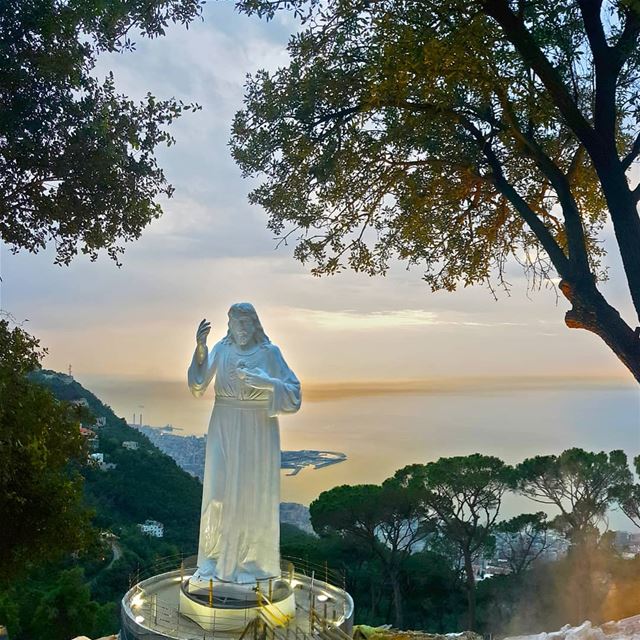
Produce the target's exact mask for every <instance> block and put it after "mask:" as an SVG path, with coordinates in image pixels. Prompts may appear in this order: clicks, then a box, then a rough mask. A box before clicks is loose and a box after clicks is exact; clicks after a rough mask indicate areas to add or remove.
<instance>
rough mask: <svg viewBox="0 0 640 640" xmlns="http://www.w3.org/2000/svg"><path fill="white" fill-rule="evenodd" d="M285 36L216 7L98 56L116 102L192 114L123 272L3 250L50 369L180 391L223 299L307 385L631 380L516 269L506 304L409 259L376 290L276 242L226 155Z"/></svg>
mask: <svg viewBox="0 0 640 640" xmlns="http://www.w3.org/2000/svg"><path fill="white" fill-rule="evenodd" d="M295 28H296V24H295V23H294V22H293V20H292V18H290V17H289V16H287V15H286V14H282V15H280V16H279V17H277V18H276V19H275V20H273V21H271V22H268V23H267V22H262V21H259V20H257V19H252V18H248V17H246V16H243V15H239V14H236V13H234V11H233V6H232V4H231V3H226V2H213V3H210V4H208V5H207V6H206V9H205V12H204V20H203V21H197V22H196V23H194V24H192V25H191V26H190V28H189V30H186V29H184V28H183V27H180V26H175V27H172V28H171V29H169V32H168V35H167V36H165V37H163V38H160V39H157V40H154V41H148V40H147V41H145V40H143V39H139V40H138V42H137V50H136V51H135V52H133V53H126V54H122V55H109V56H104V57H103V58H101V59H100V61H99V66H98V69H97V72H98V73H100V74H104V73H106V72H107V70H109V69H112V70H113V71H114V73H115V77H116V83H117V86H118V87H119V89H121V90H122V91H123V92H124V93H127V94H128V95H130V96H132V97H134V98H135V97H141V96H143V95H144V94H145V93H146V91H151V92H152V93H154V94H155V95H156V96H158V97H170V96H175V97H177V98H179V99H182V100H184V101H186V102H192V101H195V102H197V103H199V104H200V105H201V106H202V110H201V111H199V112H197V113H194V114H187V115H185V116H184V117H182V118H181V119H180V120H179V121H178V122H177V123H176V124H175V125H174V126H173V128H172V133H173V135H174V136H175V138H176V140H177V144H176V145H175V146H173V147H171V148H169V149H162V150H161V151H160V153H159V157H160V162H161V165H162V166H163V167H164V169H165V172H166V175H167V177H168V179H169V181H170V182H171V183H172V184H173V185H174V187H175V196H174V197H173V198H172V199H171V200H169V201H167V202H165V203H164V210H165V214H164V216H163V217H162V218H161V219H160V220H159V221H156V222H154V223H153V224H152V225H151V226H150V227H148V228H147V230H146V231H145V232H144V233H143V236H142V238H141V239H140V240H139V241H137V242H135V243H133V244H130V245H128V247H127V250H126V253H125V255H124V257H123V259H122V263H123V266H122V267H121V268H117V267H116V265H115V264H114V263H113V262H111V261H110V260H109V259H108V258H107V256H106V255H104V256H102V257H100V259H99V260H98V261H97V262H95V263H91V262H89V261H88V260H86V259H85V258H83V257H80V258H77V259H76V260H75V261H74V262H73V264H72V265H71V266H70V267H58V266H54V265H53V254H52V252H51V251H46V252H44V253H41V254H38V255H31V254H26V253H25V254H18V255H12V254H11V252H10V251H9V250H8V249H7V247H4V246H3V247H1V249H0V251H1V255H0V269H1V277H2V282H1V285H0V293H1V295H2V299H1V301H0V306H1V307H2V309H4V310H5V311H9V312H10V313H12V314H13V316H14V317H16V318H17V319H19V320H28V322H26V324H25V326H26V327H27V328H28V330H29V331H31V332H32V333H33V334H35V335H36V336H38V337H39V338H40V339H41V341H42V344H43V345H44V346H45V347H47V348H48V350H49V353H48V356H47V358H46V360H45V362H44V365H45V366H46V367H48V368H53V369H57V370H63V371H66V370H67V368H68V366H69V365H71V366H72V368H73V372H74V375H76V376H77V377H79V378H80V379H91V378H92V377H94V378H100V377H101V378H103V379H104V378H109V379H113V380H115V379H117V380H122V381H126V380H127V379H131V380H133V379H137V380H142V379H144V380H163V381H171V380H182V379H184V375H185V369H186V366H187V365H188V362H189V361H190V359H191V354H192V351H193V347H194V335H195V329H196V326H197V324H198V322H199V321H200V320H201V319H202V318H204V317H206V318H208V319H209V320H210V321H211V322H212V324H213V329H212V334H211V338H210V342H213V341H214V340H215V339H218V338H219V337H221V336H222V335H223V334H224V333H225V331H226V311H227V309H228V307H229V305H230V304H231V303H233V302H237V301H249V302H252V303H253V304H254V305H255V307H256V309H257V311H258V313H259V315H260V317H261V320H262V324H263V326H264V327H265V330H266V332H267V334H268V335H269V336H270V337H271V339H272V340H273V341H274V342H275V343H276V344H278V345H279V346H280V347H281V349H282V351H283V353H284V354H285V357H286V358H287V360H288V362H289V364H290V365H291V366H292V368H293V369H294V370H295V371H296V372H297V373H298V375H299V377H300V378H301V379H302V380H303V382H305V381H308V382H309V383H313V382H324V383H333V382H335V381H341V380H347V381H354V382H355V381H367V380H379V381H396V382H395V383H397V381H402V380H407V379H411V380H416V379H420V380H423V379H428V380H433V379H457V378H462V377H464V378H466V379H468V378H470V377H471V378H474V379H477V378H480V379H483V378H484V379H489V378H492V377H495V376H499V377H508V378H514V377H519V378H540V377H542V378H545V377H546V378H555V377H557V376H597V377H602V378H613V379H620V380H621V381H622V383H623V384H630V383H631V382H630V376H629V374H628V373H627V372H626V370H625V369H624V368H623V367H622V365H621V364H620V363H619V362H618V361H617V360H616V358H615V357H614V356H613V355H612V354H611V352H610V351H609V350H608V349H607V348H606V346H605V345H604V344H603V343H602V342H601V341H600V340H599V339H597V338H596V337H595V336H593V335H591V334H588V333H586V332H584V331H576V330H569V329H567V328H566V327H565V325H564V322H563V316H564V312H565V311H566V310H567V308H568V305H567V303H566V301H565V300H564V299H563V298H562V297H558V292H557V291H555V290H554V288H553V287H549V288H546V289H542V290H540V291H528V289H527V285H526V280H525V279H524V276H523V275H522V274H521V273H519V271H518V270H517V269H516V268H515V267H511V270H510V273H509V280H510V281H511V283H512V284H513V289H512V292H511V295H510V296H507V295H505V294H499V299H498V300H497V301H494V300H493V298H492V296H491V294H490V293H489V292H488V290H486V289H485V288H483V287H472V288H467V289H462V290H460V291H457V292H454V293H447V292H440V293H431V292H430V290H429V289H428V287H427V286H426V285H425V284H424V283H423V281H422V280H421V272H420V269H419V268H412V269H411V270H407V269H406V268H405V266H404V265H402V264H396V265H394V266H393V267H392V269H391V270H390V272H389V274H388V275H387V277H385V278H382V277H378V278H370V277H369V276H364V275H358V274H353V273H344V274H341V275H338V276H334V277H327V278H321V279H318V278H315V277H313V276H311V275H310V274H309V273H308V270H307V268H305V267H304V266H302V265H300V264H299V263H297V262H296V261H295V260H294V259H293V257H292V255H291V254H292V248H291V247H282V246H281V247H279V248H277V246H276V245H277V242H276V240H275V239H274V238H273V236H272V234H271V233H270V232H269V231H268V230H267V229H266V215H265V214H264V212H263V211H262V210H261V209H260V208H258V207H255V206H251V205H249V204H248V202H247V194H248V192H249V190H250V189H251V187H252V186H253V185H254V183H253V182H251V181H248V180H244V179H243V178H242V177H241V175H240V171H239V169H238V168H237V167H236V165H235V164H234V162H233V160H232V159H231V157H230V153H229V149H228V146H227V143H228V139H229V132H230V125H231V121H232V118H233V115H234V113H235V112H236V111H237V110H238V109H240V108H241V107H242V96H243V83H244V80H245V77H246V74H249V73H254V72H255V71H257V70H258V69H259V68H267V69H275V68H277V67H278V66H279V65H284V64H286V62H287V54H286V49H285V45H286V41H287V38H288V35H289V34H290V33H291V32H292V31H294V30H295ZM609 244H610V243H607V245H609ZM612 249H613V248H612ZM608 260H609V264H610V266H611V280H610V282H608V283H606V284H605V285H604V286H603V290H604V292H605V295H607V296H608V297H609V299H610V300H611V302H612V303H613V304H614V305H615V306H617V307H618V308H619V309H620V310H621V312H622V314H623V316H625V317H626V318H627V320H628V321H629V322H630V323H631V322H633V320H632V318H633V316H632V313H631V308H630V305H629V302H628V296H627V293H626V291H625V287H624V283H623V280H622V278H621V277H620V267H619V262H618V257H617V255H616V254H615V250H612V252H611V253H610V256H609V258H608Z"/></svg>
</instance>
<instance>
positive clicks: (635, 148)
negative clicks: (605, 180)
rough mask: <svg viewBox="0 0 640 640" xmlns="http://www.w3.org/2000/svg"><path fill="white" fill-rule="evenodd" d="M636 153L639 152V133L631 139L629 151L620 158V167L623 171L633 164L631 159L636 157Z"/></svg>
mask: <svg viewBox="0 0 640 640" xmlns="http://www.w3.org/2000/svg"><path fill="white" fill-rule="evenodd" d="M638 154H640V133H639V134H638V135H637V136H636V139H635V140H634V141H633V144H632V145H631V150H630V151H629V153H628V154H627V155H626V156H625V157H624V158H623V159H622V169H623V170H624V171H626V170H627V169H628V168H629V167H630V166H631V165H632V164H633V161H634V160H635V159H636V158H637V157H638Z"/></svg>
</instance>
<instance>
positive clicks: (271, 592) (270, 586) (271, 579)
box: [269, 578, 273, 602]
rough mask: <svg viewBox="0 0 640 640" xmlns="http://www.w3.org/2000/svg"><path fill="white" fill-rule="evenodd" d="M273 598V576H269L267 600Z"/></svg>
mask: <svg viewBox="0 0 640 640" xmlns="http://www.w3.org/2000/svg"><path fill="white" fill-rule="evenodd" d="M272 600H273V578H269V602H271V601H272Z"/></svg>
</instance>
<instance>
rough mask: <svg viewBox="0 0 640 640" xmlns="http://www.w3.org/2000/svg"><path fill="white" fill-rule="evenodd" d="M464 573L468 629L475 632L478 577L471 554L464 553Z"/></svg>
mask: <svg viewBox="0 0 640 640" xmlns="http://www.w3.org/2000/svg"><path fill="white" fill-rule="evenodd" d="M464 573H465V577H466V583H467V607H468V608H467V629H468V630H469V631H473V630H474V629H475V627H476V577H475V575H474V573H473V562H472V558H471V554H470V553H468V552H466V551H465V553H464Z"/></svg>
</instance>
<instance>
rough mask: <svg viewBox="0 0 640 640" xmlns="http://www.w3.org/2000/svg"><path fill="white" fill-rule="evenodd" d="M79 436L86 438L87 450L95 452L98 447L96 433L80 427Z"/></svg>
mask: <svg viewBox="0 0 640 640" xmlns="http://www.w3.org/2000/svg"><path fill="white" fill-rule="evenodd" d="M80 434H81V435H82V436H84V437H85V438H86V440H87V443H88V445H89V449H91V450H92V451H95V450H96V449H97V447H98V435H97V434H96V432H95V431H92V430H91V429H87V428H86V427H83V426H82V425H80Z"/></svg>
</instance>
